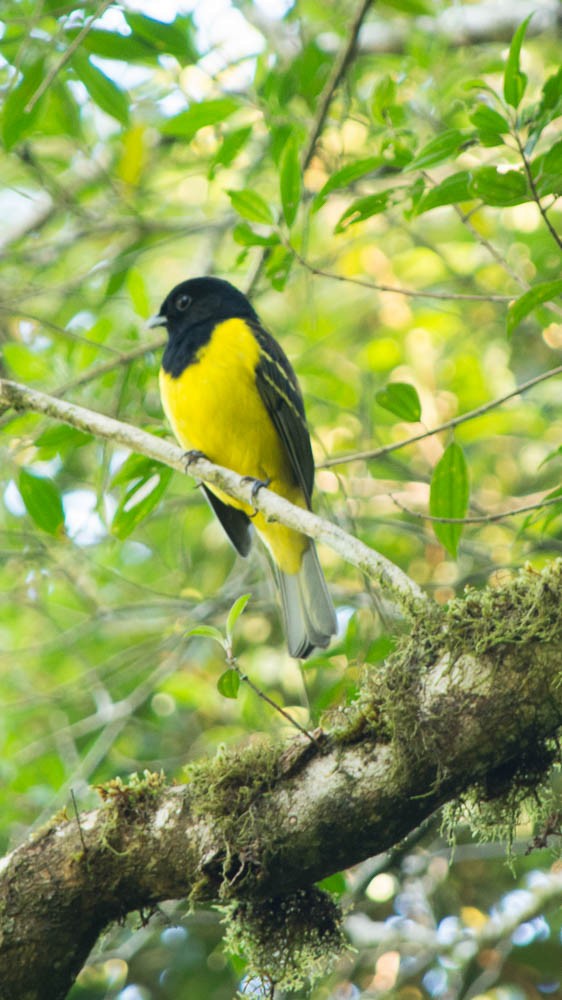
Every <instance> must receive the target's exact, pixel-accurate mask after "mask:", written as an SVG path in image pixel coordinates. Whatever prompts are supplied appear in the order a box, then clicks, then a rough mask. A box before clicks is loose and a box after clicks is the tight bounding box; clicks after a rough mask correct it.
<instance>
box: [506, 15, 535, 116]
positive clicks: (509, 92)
mask: <svg viewBox="0 0 562 1000" xmlns="http://www.w3.org/2000/svg"><path fill="white" fill-rule="evenodd" d="M532 16H533V14H532V13H531V14H529V16H528V17H526V18H525V20H524V21H522V22H521V24H520V25H519V27H518V28H517V31H516V32H515V34H514V36H513V38H512V40H511V45H510V47H509V55H508V57H507V63H506V66H505V72H504V75H503V96H504V97H505V99H506V101H507V103H508V104H511V106H512V108H518V107H519V105H520V103H521V99H522V97H523V95H524V93H525V88H526V86H527V77H526V75H525V73H522V72H521V70H520V69H519V55H520V53H521V45H522V44H523V39H524V37H525V32H526V31H527V26H528V24H529V21H530V20H531V18H532Z"/></svg>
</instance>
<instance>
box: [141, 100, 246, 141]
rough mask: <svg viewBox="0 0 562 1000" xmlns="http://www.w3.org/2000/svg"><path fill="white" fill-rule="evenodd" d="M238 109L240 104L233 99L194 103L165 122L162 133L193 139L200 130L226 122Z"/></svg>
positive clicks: (161, 129) (161, 128)
mask: <svg viewBox="0 0 562 1000" xmlns="http://www.w3.org/2000/svg"><path fill="white" fill-rule="evenodd" d="M238 107H239V105H238V102H237V101H235V100H234V98H232V97H217V98H215V99H214V100H210V101H200V102H199V103H198V104H197V103H193V104H192V105H191V106H190V107H189V108H188V109H187V111H180V113H179V114H177V115H174V117H173V118H168V119H167V121H165V122H163V124H162V125H161V126H160V131H161V132H162V133H163V134H164V135H173V136H177V137H178V138H182V139H191V138H192V136H194V135H195V134H196V132H198V131H199V129H201V128H206V127H207V126H208V125H219V124H220V122H224V121H226V119H227V118H230V116H231V115H233V114H234V112H235V111H237V110H238Z"/></svg>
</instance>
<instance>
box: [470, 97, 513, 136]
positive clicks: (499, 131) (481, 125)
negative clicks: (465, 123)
mask: <svg viewBox="0 0 562 1000" xmlns="http://www.w3.org/2000/svg"><path fill="white" fill-rule="evenodd" d="M470 120H471V122H472V124H473V125H474V126H475V127H476V128H477V130H478V138H479V139H480V142H481V143H482V144H483V145H484V146H499V145H501V144H502V143H503V141H504V140H503V136H504V135H506V134H508V133H509V132H510V131H511V128H510V125H509V122H508V120H507V118H504V116H503V115H500V113H499V111H496V110H495V109H494V108H491V107H490V106H489V105H488V104H480V105H479V106H478V107H477V108H476V111H474V112H473V114H471V116H470Z"/></svg>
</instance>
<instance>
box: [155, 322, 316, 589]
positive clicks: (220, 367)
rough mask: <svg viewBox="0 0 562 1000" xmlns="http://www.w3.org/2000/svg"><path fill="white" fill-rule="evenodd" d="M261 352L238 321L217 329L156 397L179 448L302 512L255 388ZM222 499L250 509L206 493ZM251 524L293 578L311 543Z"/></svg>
mask: <svg viewBox="0 0 562 1000" xmlns="http://www.w3.org/2000/svg"><path fill="white" fill-rule="evenodd" d="M258 360H259V346H258V343H257V341H256V339H255V337H254V336H253V334H252V331H251V330H250V329H249V328H248V326H247V325H246V323H245V322H244V321H243V320H241V319H229V320H225V321H224V322H223V323H220V324H218V325H217V327H216V328H215V330H214V332H213V336H212V338H211V340H210V341H209V343H208V344H206V345H205V346H204V347H202V348H201V349H200V351H199V353H198V356H197V360H196V361H194V362H193V364H190V365H188V367H187V368H186V369H185V370H184V371H183V372H182V374H181V375H180V376H179V377H178V378H172V377H171V376H170V375H169V374H167V373H166V372H165V371H164V370H163V369H161V371H160V394H161V397H162V405H163V407H164V410H165V413H166V416H167V417H168V420H169V421H170V424H171V425H172V429H173V431H174V434H175V435H176V437H177V439H178V441H179V442H180V444H181V445H182V446H183V447H184V448H186V449H191V448H195V449H197V450H198V451H202V452H203V454H204V455H206V456H207V458H209V459H210V461H211V462H216V463H217V464H218V465H224V466H226V467H227V468H229V469H233V470H234V471H235V472H238V473H239V474H240V475H241V476H252V477H253V478H255V479H261V480H268V479H269V480H270V485H271V489H272V490H275V492H276V493H279V495H280V496H283V497H285V498H286V499H287V500H290V501H291V502H292V503H295V504H298V505H299V506H301V507H306V501H305V498H304V496H303V493H302V490H301V489H300V487H299V486H297V485H295V484H294V475H293V472H292V469H291V465H290V462H289V459H288V457H287V453H286V451H285V447H284V445H283V442H282V441H281V439H280V437H279V435H278V434H277V431H276V430H275V427H274V426H273V423H272V422H271V419H270V417H269V414H268V412H267V410H266V408H265V406H264V404H263V402H262V399H261V396H260V394H259V392H258V390H257V387H256V382H255V374H254V373H255V368H256V364H257V363H258ZM210 489H212V490H213V491H214V492H215V493H216V494H217V496H219V497H220V499H221V500H224V501H225V502H226V503H228V504H231V505H232V506H233V507H238V508H240V509H242V510H244V511H245V512H246V513H247V514H249V515H251V514H252V513H253V512H252V509H251V508H250V507H248V506H247V505H245V504H242V503H239V502H238V501H236V500H232V499H231V498H230V497H227V496H225V494H223V493H221V491H220V490H216V489H215V488H214V487H210ZM253 524H254V525H255V528H256V530H257V531H259V533H260V534H261V536H262V537H263V539H264V541H265V542H266V544H267V545H268V547H269V549H270V550H271V552H272V554H273V557H274V559H275V561H276V562H277V563H278V565H279V567H280V568H281V569H282V570H283V571H284V572H286V573H297V572H298V570H299V568H300V564H301V559H302V554H303V552H304V551H305V550H306V549H307V548H308V544H309V543H308V539H307V538H306V536H304V535H300V534H298V533H297V532H295V531H291V530H290V529H289V528H285V527H284V526H283V525H279V524H268V522H267V521H266V519H265V518H264V516H263V515H262V514H260V513H258V514H256V516H255V517H253Z"/></svg>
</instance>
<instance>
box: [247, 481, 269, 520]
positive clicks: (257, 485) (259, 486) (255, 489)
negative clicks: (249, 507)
mask: <svg viewBox="0 0 562 1000" xmlns="http://www.w3.org/2000/svg"><path fill="white" fill-rule="evenodd" d="M242 482H243V483H251V484H252V489H251V490H250V500H251V501H252V503H255V500H256V497H257V495H258V493H259V491H260V490H263V489H267V487H268V486H269V484H270V483H271V479H270V478H269V476H268V477H267V479H256V478H255V477H254V476H242ZM257 513H258V512H257V510H256V509H255V507H254V511H253V513H252V514H250V517H255V516H256V514H257Z"/></svg>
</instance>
